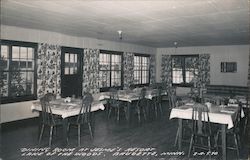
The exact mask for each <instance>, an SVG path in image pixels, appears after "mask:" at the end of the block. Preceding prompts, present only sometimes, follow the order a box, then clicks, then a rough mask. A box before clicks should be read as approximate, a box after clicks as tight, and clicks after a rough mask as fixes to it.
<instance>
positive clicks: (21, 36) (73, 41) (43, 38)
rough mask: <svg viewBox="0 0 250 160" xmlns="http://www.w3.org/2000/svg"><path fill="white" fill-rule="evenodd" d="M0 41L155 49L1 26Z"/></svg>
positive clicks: (129, 50) (141, 50) (129, 49)
mask: <svg viewBox="0 0 250 160" xmlns="http://www.w3.org/2000/svg"><path fill="white" fill-rule="evenodd" d="M1 39H7V40H17V41H27V42H35V43H45V42H46V43H49V44H57V45H61V46H68V47H77V48H94V49H106V50H113V51H124V52H134V53H147V54H155V53H156V48H152V47H147V46H142V45H135V44H129V43H122V42H121V43H120V42H113V41H107V40H99V39H95V38H89V37H76V36H69V35H65V34H61V33H57V32H49V31H44V30H37V29H27V28H21V27H15V26H6V25H1Z"/></svg>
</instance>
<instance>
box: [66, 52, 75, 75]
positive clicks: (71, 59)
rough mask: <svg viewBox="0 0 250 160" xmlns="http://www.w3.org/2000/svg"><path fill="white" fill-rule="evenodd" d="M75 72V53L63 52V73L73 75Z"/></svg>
mask: <svg viewBox="0 0 250 160" xmlns="http://www.w3.org/2000/svg"><path fill="white" fill-rule="evenodd" d="M76 73H77V54H75V53H65V54H64V74H65V75H73V74H76Z"/></svg>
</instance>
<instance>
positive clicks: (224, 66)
mask: <svg viewBox="0 0 250 160" xmlns="http://www.w3.org/2000/svg"><path fill="white" fill-rule="evenodd" d="M221 72H237V63H236V62H221Z"/></svg>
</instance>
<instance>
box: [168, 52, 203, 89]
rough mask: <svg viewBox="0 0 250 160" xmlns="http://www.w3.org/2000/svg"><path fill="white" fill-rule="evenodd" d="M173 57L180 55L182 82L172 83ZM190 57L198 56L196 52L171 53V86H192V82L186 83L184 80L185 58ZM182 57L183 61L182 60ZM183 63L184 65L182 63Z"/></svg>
mask: <svg viewBox="0 0 250 160" xmlns="http://www.w3.org/2000/svg"><path fill="white" fill-rule="evenodd" d="M173 57H181V59H182V75H183V82H182V83H173V79H174V77H173V60H172V58H173ZM191 57H196V58H199V55H198V54H189V55H171V76H172V85H173V86H178V87H191V86H193V83H187V82H186V66H185V59H186V58H191ZM183 59H184V62H183ZM183 64H184V65H183Z"/></svg>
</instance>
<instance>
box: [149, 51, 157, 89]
mask: <svg viewBox="0 0 250 160" xmlns="http://www.w3.org/2000/svg"><path fill="white" fill-rule="evenodd" d="M155 82H156V61H155V55H151V56H150V84H153V83H155Z"/></svg>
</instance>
